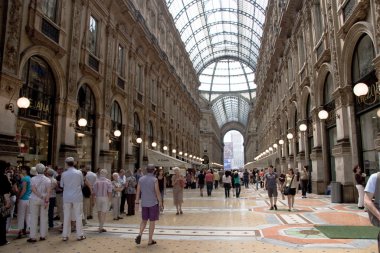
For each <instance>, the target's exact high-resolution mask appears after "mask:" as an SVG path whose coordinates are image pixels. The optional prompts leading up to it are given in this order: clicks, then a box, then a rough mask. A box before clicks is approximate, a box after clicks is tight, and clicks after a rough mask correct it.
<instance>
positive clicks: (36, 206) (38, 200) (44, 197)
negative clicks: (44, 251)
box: [27, 163, 51, 243]
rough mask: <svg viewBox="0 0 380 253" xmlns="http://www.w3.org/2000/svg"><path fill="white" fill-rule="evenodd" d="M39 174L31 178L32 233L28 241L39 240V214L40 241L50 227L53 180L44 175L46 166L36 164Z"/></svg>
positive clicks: (43, 238) (44, 237)
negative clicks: (49, 210) (49, 208)
mask: <svg viewBox="0 0 380 253" xmlns="http://www.w3.org/2000/svg"><path fill="white" fill-rule="evenodd" d="M36 170H37V173H38V174H37V176H34V177H33V178H32V179H31V180H30V184H31V186H32V195H31V196H30V218H31V219H30V235H29V239H28V240H27V241H28V242H32V243H33V242H36V241H37V239H36V238H37V228H38V216H40V224H39V225H40V241H44V240H45V239H46V235H47V230H48V229H47V227H48V207H49V199H50V191H51V181H50V179H49V178H47V177H46V176H45V175H44V172H45V166H44V165H43V164H41V163H39V164H37V165H36Z"/></svg>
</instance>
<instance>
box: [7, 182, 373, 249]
mask: <svg viewBox="0 0 380 253" xmlns="http://www.w3.org/2000/svg"><path fill="white" fill-rule="evenodd" d="M184 196H185V199H184V201H185V203H184V206H183V211H184V214H183V215H176V214H175V212H176V210H175V207H174V206H173V204H172V200H171V197H172V195H171V191H170V189H168V192H167V196H166V201H165V205H166V208H165V213H164V214H163V215H161V216H160V220H159V221H158V222H157V227H156V233H155V236H154V239H155V240H157V242H158V244H157V245H154V246H147V235H146V234H144V235H143V240H142V244H141V245H138V246H136V245H135V243H134V238H135V237H136V234H137V233H138V227H139V222H140V212H138V213H137V215H135V216H128V217H126V216H124V219H123V220H119V221H117V222H116V221H113V220H112V215H111V213H109V215H108V217H107V222H108V223H107V224H106V226H105V228H106V229H107V231H108V232H107V233H102V234H99V233H98V232H97V223H96V220H91V222H89V223H88V224H87V226H86V227H85V232H86V235H87V239H86V240H84V241H81V242H78V241H76V240H75V235H73V234H72V236H71V238H70V239H71V240H69V241H68V242H62V241H61V238H60V233H59V230H58V228H56V229H54V230H51V231H50V234H49V237H48V239H47V240H46V241H44V242H37V243H35V244H28V243H27V242H26V239H25V238H24V239H19V240H15V239H14V238H15V235H14V233H15V231H11V232H10V233H9V235H8V236H9V237H8V238H9V240H10V241H11V244H9V245H7V246H3V247H0V252H12V253H13V252H23V253H24V252H25V253H28V252H38V253H41V252H81V253H82V252H114V253H117V252H158V253H161V252H176V253H178V252H215V250H217V252H231V253H234V252H242V251H244V252H266V253H269V252H281V253H286V252H315V251H316V250H318V252H331V253H332V252H334V253H338V252H349V253H351V252H363V253H364V252H365V253H372V252H373V253H375V252H377V244H376V241H375V240H346V239H345V240H343V239H329V238H327V237H326V236H325V235H324V234H322V233H320V232H319V231H318V230H317V229H315V228H314V225H316V224H332V225H356V226H358V225H363V226H364V225H369V224H370V223H369V221H368V218H367V213H365V212H364V211H362V210H358V209H357V208H356V205H354V204H334V203H331V201H330V198H329V197H326V196H317V195H313V194H311V195H309V196H308V198H306V199H302V198H301V197H300V196H299V195H297V196H296V203H295V206H294V211H292V212H288V208H287V206H286V204H287V202H286V201H285V200H282V199H279V201H278V203H277V206H278V211H271V210H268V205H269V202H268V199H267V197H266V192H265V191H263V190H261V189H259V190H258V191H256V190H255V189H253V188H252V189H242V194H241V198H239V199H236V198H233V197H231V198H229V199H225V198H224V189H223V188H220V189H218V190H214V191H213V196H212V197H200V196H199V190H190V189H189V190H185V194H184ZM57 226H58V227H59V224H58V223H57Z"/></svg>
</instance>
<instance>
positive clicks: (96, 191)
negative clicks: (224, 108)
mask: <svg viewBox="0 0 380 253" xmlns="http://www.w3.org/2000/svg"><path fill="white" fill-rule="evenodd" d="M172 171H173V173H172V174H171V173H170V174H171V175H170V174H168V173H165V172H164V170H163V169H162V168H156V167H154V165H148V166H147V168H146V170H145V172H144V173H143V171H142V170H141V169H138V170H136V171H135V173H132V171H130V170H124V169H121V170H120V171H119V172H115V173H113V174H112V175H108V171H107V170H105V169H101V170H98V171H97V172H96V173H94V172H92V171H91V170H90V169H89V168H88V167H85V166H81V167H79V168H77V167H76V162H75V159H74V158H73V157H67V158H66V160H65V167H64V168H55V169H52V168H49V167H45V165H43V164H41V163H39V164H36V165H35V167H32V168H30V167H28V166H21V167H19V168H12V167H11V166H10V165H9V164H7V163H6V162H4V161H0V245H6V244H8V243H9V242H8V241H7V240H6V234H7V232H8V231H9V229H10V225H11V222H12V219H13V216H14V215H17V229H18V235H17V238H18V239H20V238H22V237H24V236H27V230H29V236H28V239H27V242H30V243H35V242H37V241H38V240H40V241H44V240H46V238H47V236H48V230H49V229H52V228H53V227H54V225H55V224H57V223H54V220H60V221H61V224H62V226H61V227H60V230H61V232H62V240H63V241H67V240H69V238H70V233H71V232H72V231H76V239H77V240H78V241H81V240H84V239H86V236H85V234H84V231H83V225H85V224H86V223H87V220H90V219H93V217H92V215H93V213H94V210H95V209H96V211H97V218H98V223H99V228H98V231H99V233H104V232H107V230H106V229H105V228H104V223H105V220H106V215H107V213H108V212H109V211H110V208H111V207H112V216H113V220H120V219H123V214H125V215H126V216H131V215H135V213H136V210H138V209H137V208H139V205H140V206H141V215H142V221H141V224H140V232H139V234H138V235H137V237H136V238H135V242H136V243H137V244H140V243H141V239H142V235H143V231H144V229H145V227H146V225H147V222H148V221H149V239H148V245H153V244H156V243H157V242H156V241H155V240H153V234H154V229H155V222H156V221H157V220H158V219H159V215H160V213H161V214H163V213H164V196H165V194H166V187H167V186H168V185H171V186H172V187H173V204H174V206H175V208H176V215H182V214H183V213H184V212H183V209H182V204H183V191H184V189H186V188H188V189H199V194H200V196H201V197H203V189H204V187H205V186H206V189H207V196H208V197H211V196H212V192H213V190H215V189H218V188H219V185H222V186H223V188H224V193H225V198H230V192H231V189H233V190H232V195H233V196H234V197H235V196H236V198H239V197H240V193H241V188H242V186H244V188H249V185H250V184H252V185H253V187H252V188H256V190H258V189H259V187H260V188H262V189H263V190H265V191H266V192H267V194H268V198H269V203H270V207H269V210H278V208H277V198H278V195H279V194H281V195H282V199H283V200H285V196H286V197H287V203H288V211H289V212H290V211H292V210H293V209H294V202H295V195H296V193H297V192H298V191H299V190H301V194H302V198H306V197H307V192H308V189H309V184H310V180H309V179H310V172H309V171H308V168H307V166H304V167H303V168H302V169H301V170H300V171H294V169H292V168H289V169H288V170H287V171H286V173H277V172H276V169H275V168H273V166H269V167H268V168H265V169H260V170H256V169H255V170H253V171H248V170H243V171H239V170H235V171H231V170H227V171H224V172H219V171H213V170H211V169H208V170H199V171H195V170H188V171H186V173H184V174H183V171H181V169H179V168H178V167H175V168H173V169H172ZM353 171H354V175H355V180H356V187H357V189H358V193H359V199H358V208H360V209H362V208H364V204H366V205H367V206H369V205H370V204H368V203H369V201H368V196H367V195H365V192H370V193H371V191H373V192H372V193H371V194H372V195H373V194H374V190H373V189H374V188H375V187H374V186H373V185H375V183H374V182H375V179H374V177H372V178H371V180H372V181H371V182H372V183H371V184H370V185H371V186H372V188H371V187H370V186H367V188H366V189H365V188H364V184H365V180H364V179H365V176H366V175H365V174H363V173H362V171H361V168H360V167H359V166H356V167H355V168H354V170H353ZM109 178H111V180H110V179H109ZM368 189H369V190H368ZM125 204H126V205H127V211H125ZM369 208H372V209H373V210H374V208H373V207H372V206H370V207H369ZM55 214H56V216H54V215H55ZM39 217H40V218H39ZM58 224H59V223H58ZM72 226H75V228H72ZM38 229H39V231H38Z"/></svg>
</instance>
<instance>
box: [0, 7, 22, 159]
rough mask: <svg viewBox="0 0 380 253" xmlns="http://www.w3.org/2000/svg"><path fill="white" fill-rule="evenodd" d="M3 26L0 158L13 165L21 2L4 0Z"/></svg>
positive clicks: (15, 152)
mask: <svg viewBox="0 0 380 253" xmlns="http://www.w3.org/2000/svg"><path fill="white" fill-rule="evenodd" d="M5 2H6V3H4V4H3V9H2V10H0V11H2V12H3V13H2V18H3V19H2V22H1V24H0V26H1V30H2V31H3V33H2V34H0V36H1V37H0V45H3V47H2V48H0V49H1V50H3V51H2V52H0V59H2V63H1V64H0V67H1V69H0V71H1V72H0V117H1V119H2V122H1V124H0V159H4V160H6V161H8V162H11V163H13V164H15V163H16V161H17V155H18V154H19V147H18V143H17V142H16V141H15V136H16V121H17V116H16V115H17V105H16V101H17V99H18V97H19V90H20V88H21V86H22V81H21V80H19V79H18V78H17V76H18V73H19V70H20V66H19V58H20V43H19V41H20V34H21V22H22V16H23V15H22V3H21V2H22V1H20V0H15V1H5Z"/></svg>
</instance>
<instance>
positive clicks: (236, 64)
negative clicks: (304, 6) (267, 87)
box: [166, 0, 268, 123]
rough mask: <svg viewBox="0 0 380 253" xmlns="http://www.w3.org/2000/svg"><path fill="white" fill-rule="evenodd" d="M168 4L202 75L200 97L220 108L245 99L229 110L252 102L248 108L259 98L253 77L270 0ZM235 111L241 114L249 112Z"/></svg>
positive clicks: (186, 0) (169, 1) (173, 0)
mask: <svg viewBox="0 0 380 253" xmlns="http://www.w3.org/2000/svg"><path fill="white" fill-rule="evenodd" d="M166 3H167V6H168V9H169V11H170V13H171V14H172V16H173V20H174V22H175V25H176V27H177V29H178V31H179V34H180V36H181V38H182V41H183V42H184V44H185V47H186V50H187V52H188V54H189V57H190V60H191V61H192V62H193V66H194V68H195V70H196V71H197V73H198V75H199V79H200V82H201V86H200V93H201V95H202V96H203V97H204V98H206V99H207V100H208V101H209V102H211V103H212V104H213V105H214V104H215V103H220V102H218V101H219V99H220V98H221V97H223V100H221V101H226V97H228V96H227V95H230V96H232V97H234V98H236V97H240V98H239V99H238V101H240V102H239V103H234V102H233V103H232V102H231V103H230V105H233V106H235V105H236V106H242V105H243V104H244V105H245V103H247V105H248V108H249V104H250V103H249V102H250V101H252V99H253V98H254V97H255V93H256V91H255V89H256V85H255V84H254V83H253V80H254V72H255V71H256V62H257V58H258V55H259V49H260V43H261V36H262V33H263V26H264V21H265V10H266V7H267V5H268V1H267V0H229V1H227V0H223V1H210V0H166ZM227 100H228V99H227ZM247 100H248V101H247ZM217 107H218V106H213V108H217ZM234 110H235V109H234ZM236 110H237V111H238V113H240V110H245V107H241V108H236ZM248 111H249V110H248ZM214 112H215V110H214ZM215 116H216V117H218V116H217V115H215ZM227 118H231V119H232V118H234V119H236V118H240V117H227ZM217 120H218V122H219V121H220V122H224V120H221V119H217ZM240 123H243V122H240Z"/></svg>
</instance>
